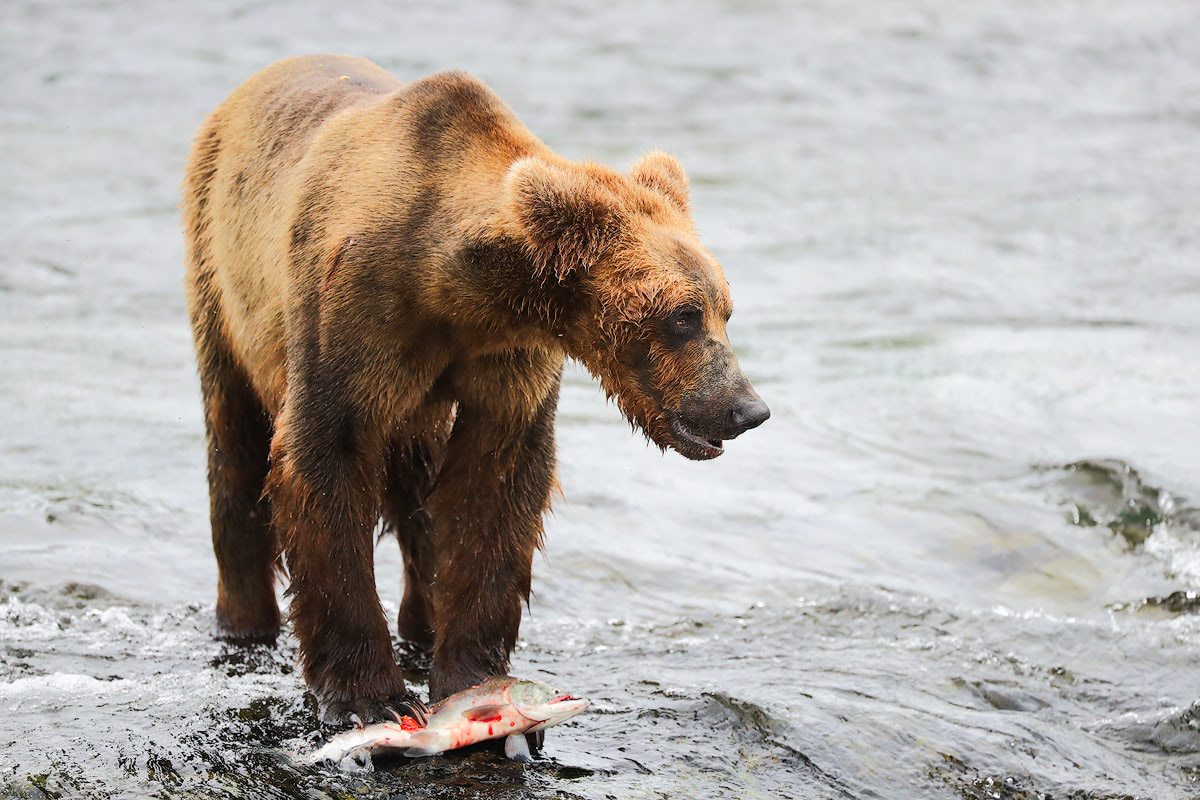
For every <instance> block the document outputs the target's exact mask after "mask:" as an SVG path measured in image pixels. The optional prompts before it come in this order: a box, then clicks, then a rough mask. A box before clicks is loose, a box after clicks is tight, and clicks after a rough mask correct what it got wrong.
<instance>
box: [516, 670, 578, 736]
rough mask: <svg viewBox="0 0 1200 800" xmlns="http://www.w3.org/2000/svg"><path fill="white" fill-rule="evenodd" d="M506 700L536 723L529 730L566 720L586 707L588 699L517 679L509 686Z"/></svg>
mask: <svg viewBox="0 0 1200 800" xmlns="http://www.w3.org/2000/svg"><path fill="white" fill-rule="evenodd" d="M508 700H509V702H510V703H512V705H513V707H514V708H516V709H517V711H519V712H520V713H521V716H523V717H525V718H526V719H531V720H533V721H534V722H535V723H537V724H536V725H534V726H533V727H532V728H530V729H529V732H532V731H538V730H541V729H542V728H549V727H550V726H551V725H557V724H559V723H560V722H566V721H567V720H569V719H570V718H571V717H573V716H575V715H576V714H578V713H579V712H580V711H583V710H584V709H585V708H587V707H588V701H587V700H584V699H583V698H582V697H577V696H575V695H573V694H568V693H567V692H560V691H558V690H557V689H554V688H552V687H550V686H547V685H546V684H544V683H540V682H538V681H517V682H516V683H514V684H513V685H512V686H511V687H509V690H508Z"/></svg>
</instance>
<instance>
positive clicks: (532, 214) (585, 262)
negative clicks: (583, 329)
mask: <svg viewBox="0 0 1200 800" xmlns="http://www.w3.org/2000/svg"><path fill="white" fill-rule="evenodd" d="M505 180H506V183H507V187H508V194H509V197H510V199H511V202H512V204H513V210H514V211H515V212H516V216H517V220H518V221H519V222H520V224H521V227H522V228H523V230H524V234H525V238H526V241H527V242H528V243H529V245H530V249H531V250H532V252H533V255H534V259H535V260H536V261H537V264H538V267H539V269H542V270H544V271H545V272H544V274H551V275H554V277H555V278H557V279H558V280H559V281H563V280H566V279H567V277H568V276H569V275H571V273H572V272H574V271H576V270H581V269H583V270H586V269H588V268H589V267H591V265H592V264H593V263H595V262H596V260H597V259H599V258H600V256H601V255H603V253H604V250H605V248H606V247H608V246H609V244H610V243H611V242H612V241H613V240H614V239H615V238H616V237H617V236H619V235H620V228H621V225H622V223H623V218H624V210H623V208H622V206H621V202H620V200H618V199H617V197H616V195H614V194H613V193H612V192H610V191H609V190H607V189H605V188H604V187H603V186H601V185H600V184H599V183H597V182H596V181H595V180H593V179H592V178H591V176H589V175H588V174H587V173H586V172H584V171H583V170H580V169H573V168H571V167H570V166H559V165H557V164H551V163H550V162H548V161H544V160H543V159H540V158H537V157H536V156H529V157H526V158H522V159H520V160H519V161H517V162H516V163H514V164H513V165H512V166H511V167H509V170H508V175H507V177H506V179H505Z"/></svg>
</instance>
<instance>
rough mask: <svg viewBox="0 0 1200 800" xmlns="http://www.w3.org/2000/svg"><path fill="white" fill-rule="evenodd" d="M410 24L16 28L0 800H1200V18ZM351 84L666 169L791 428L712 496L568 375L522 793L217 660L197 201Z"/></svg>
mask: <svg viewBox="0 0 1200 800" xmlns="http://www.w3.org/2000/svg"><path fill="white" fill-rule="evenodd" d="M406 5H409V4H406V3H394V2H368V3H354V2H346V3H309V2H288V3H284V2H257V3H242V4H238V3H228V2H212V3H207V4H193V5H191V6H187V7H185V4H171V3H132V2H131V3H121V2H113V3H84V2H45V0H39V1H38V2H18V1H17V0H9V2H6V3H5V5H4V6H3V9H0V23H2V24H0V153H2V155H0V186H2V187H3V190H2V191H0V244H2V245H3V246H2V247H0V795H5V794H7V795H16V796H24V797H37V798H40V797H47V796H49V797H76V796H88V797H149V796H154V797H169V798H173V797H214V798H215V797H221V798H227V797H228V798H232V797H280V798H283V797H287V798H293V797H294V798H301V797H303V798H320V797H348V796H354V797H383V796H386V795H389V794H390V795H394V796H397V797H419V798H423V797H430V798H433V797H437V798H461V797H477V796H478V797H500V798H508V797H520V798H525V797H536V798H542V797H545V798H551V797H578V798H597V799H600V798H608V797H612V798H622V800H624V798H666V797H669V798H675V797H688V798H706V797H724V798H739V799H740V798H768V797H770V798H774V797H793V798H884V799H886V800H907V799H908V798H912V799H913V800H917V799H920V800H924V799H925V798H970V799H971V800H974V799H975V798H999V799H1000V800H1018V799H1019V800H1024V799H1025V798H1039V799H1040V798H1055V800H1062V799H1063V798H1071V799H1072V800H1087V799H1091V800H1098V799H1100V798H1106V799H1111V798H1127V797H1132V798H1149V799H1150V800H1176V799H1180V800H1182V799H1183V798H1195V797H1200V461H1198V459H1197V453H1198V452H1200V414H1197V406H1198V403H1200V400H1198V398H1200V370H1198V369H1197V368H1196V355H1195V354H1196V347H1197V342H1198V341H1200V258H1198V246H1200V229H1198V227H1197V221H1198V220H1200V9H1198V8H1197V6H1196V5H1195V4H1194V3H1192V2H1188V1H1186V0H1181V1H1180V2H1167V1H1164V2H1077V1H1076V0H1067V2H1058V3H1024V2H1022V3H1014V2H1010V1H1009V0H987V1H986V2H977V3H970V4H948V3H942V2H937V1H936V0H926V2H908V3H903V4H882V3H873V2H869V1H868V0H854V1H853V2H807V1H804V2H775V3H772V2H763V3H749V2H702V3H682V2H680V3H665V4H650V3H615V2H603V3H544V4H543V3H517V2H514V3H512V4H510V5H501V4H484V3H478V4H477V3H469V2H455V3H453V4H433V3H428V4H413V7H411V8H405V6H406ZM320 51H339V52H349V53H354V54H357V55H363V56H366V57H368V58H371V59H373V60H375V61H377V62H378V63H380V64H382V65H383V66H384V67H386V68H388V69H389V70H391V71H393V72H394V73H395V74H397V75H399V76H402V77H415V76H419V75H423V74H426V73H429V72H431V71H434V70H437V69H441V68H447V67H463V68H466V69H468V70H470V71H472V72H474V73H476V74H477V75H479V76H480V77H482V78H484V79H485V80H487V81H488V82H489V83H490V84H491V85H492V86H493V87H494V88H495V89H496V90H497V91H498V92H499V93H500V95H501V96H502V97H504V98H505V99H506V100H507V101H508V102H509V104H510V105H511V106H512V107H513V108H514V109H515V110H516V111H517V113H518V114H519V115H520V116H521V117H522V119H523V120H524V121H525V122H526V124H527V125H528V126H529V127H530V128H531V129H532V130H533V131H534V132H535V133H536V134H538V135H539V136H540V137H541V138H543V140H544V141H546V142H547V143H548V144H549V145H550V146H552V147H554V148H555V149H557V150H558V151H559V152H561V153H563V154H565V155H568V156H571V157H575V158H584V157H591V158H595V159H597V160H601V161H604V162H607V163H611V164H614V165H617V166H624V165H627V164H629V163H631V162H632V161H633V160H635V159H636V158H637V157H638V156H639V154H640V153H641V152H642V151H643V150H646V149H650V148H654V147H661V148H664V149H668V150H670V151H672V152H674V153H675V154H676V155H678V156H679V158H680V159H681V160H682V162H683V163H684V165H685V166H686V167H687V168H688V169H689V171H690V174H691V177H692V182H693V193H694V200H695V206H696V217H697V220H698V223H699V226H700V229H701V232H702V235H703V238H704V241H705V242H706V243H707V244H708V246H709V247H710V249H711V250H712V251H713V253H714V254H715V255H717V257H718V258H720V259H721V260H722V262H723V263H724V265H725V271H726V274H727V276H728V277H729V279H730V281H731V283H732V285H733V294H734V300H735V303H736V306H737V310H736V313H735V315H734V317H733V321H732V323H731V328H730V335H731V338H732V339H733V341H734V343H735V345H736V346H737V347H738V349H739V352H740V353H741V355H742V361H743V365H744V366H745V367H746V370H747V372H748V373H749V374H750V375H751V376H752V377H753V378H754V379H755V381H756V383H757V385H758V387H759V389H760V391H761V392H762V394H763V396H764V397H765V398H766V399H767V401H768V402H769V403H770V405H771V406H772V410H773V412H774V415H773V417H772V419H771V420H770V422H768V423H767V425H765V426H764V427H763V428H762V429H760V430H757V431H754V432H751V433H750V434H747V435H746V436H745V437H744V438H743V439H740V440H738V441H736V442H734V443H732V444H731V445H730V446H729V448H728V450H729V452H728V453H727V454H726V455H725V456H723V457H722V458H720V459H718V460H716V461H714V462H711V463H704V464H695V463H690V462H686V461H684V460H683V459H682V458H680V457H679V456H677V455H672V454H667V455H665V456H664V455H660V454H659V453H658V452H657V451H656V450H652V449H649V448H648V447H647V446H646V445H645V444H644V442H643V441H642V440H641V438H640V437H635V436H631V435H630V433H629V429H628V426H627V425H626V424H625V423H624V422H622V421H621V420H620V418H619V417H618V415H617V412H616V410H615V409H614V408H612V407H611V406H607V405H606V404H605V402H604V400H603V397H602V395H601V393H600V391H599V389H598V388H597V387H596V386H595V385H594V384H593V383H592V381H591V380H590V379H589V378H587V376H586V375H585V374H583V373H582V371H580V370H579V369H577V368H575V369H572V370H570V371H569V373H568V375H567V379H566V384H565V386H564V392H563V400H562V404H561V408H560V414H559V426H558V430H559V440H560V447H559V451H560V459H561V479H562V485H563V490H564V495H565V497H564V498H563V499H562V500H560V501H558V502H556V505H555V512H554V515H553V516H552V517H551V518H550V519H549V521H548V526H547V527H548V544H547V548H546V557H545V559H540V558H539V559H538V561H537V563H536V565H535V581H534V588H535V593H536V595H535V597H534V599H533V602H532V605H531V609H530V611H529V613H528V615H527V618H526V620H525V622H524V624H523V627H522V635H523V640H522V642H521V644H520V646H519V649H518V651H517V653H516V655H515V658H514V665H513V671H514V673H515V674H519V675H523V676H529V677H536V678H542V679H545V680H548V681H551V682H553V683H555V684H557V685H559V686H561V687H563V688H564V689H569V690H571V691H574V692H576V693H579V694H584V695H587V696H589V697H591V698H592V699H593V701H594V704H593V708H592V710H590V711H589V712H588V713H585V714H583V715H581V716H580V717H577V718H576V719H575V720H573V721H571V722H570V723H568V724H567V725H565V726H563V727H561V728H558V729H555V730H553V731H551V732H550V733H549V735H548V737H547V746H546V749H545V752H544V757H543V758H542V759H541V760H540V761H539V762H537V763H536V764H534V765H533V766H529V767H523V766H520V765H517V764H513V763H508V762H504V761H502V760H499V759H497V758H495V757H493V756H491V755H490V754H489V753H485V752H477V753H471V754H466V755H462V754H458V755H452V756H449V757H439V758H434V759H427V760H421V761H412V762H400V763H398V764H396V763H392V764H378V765H377V767H378V768H377V769H376V771H374V772H372V773H362V774H343V773H337V772H334V771H331V770H328V769H320V768H302V767H299V766H296V765H295V764H293V763H292V762H291V761H290V760H289V759H288V757H287V753H288V752H289V751H290V750H292V749H294V748H295V747H298V746H300V745H301V744H302V743H303V742H304V740H305V737H307V736H308V735H309V734H310V733H311V731H312V728H313V724H312V717H311V707H310V705H309V704H308V703H307V701H306V700H305V699H304V697H303V692H302V685H301V682H300V680H299V678H298V676H297V675H296V672H295V643H294V641H292V640H290V639H288V638H285V639H284V640H283V641H282V642H281V643H280V644H279V646H278V647H275V648H259V649H249V650H246V649H238V648H231V647H228V646H225V645H222V644H220V643H218V642H215V641H214V640H213V639H212V638H211V635H210V633H211V626H212V616H213V606H212V603H213V597H214V588H215V568H214V562H213V559H212V555H211V551H210V549H209V545H208V530H207V519H206V514H207V499H206V494H205V492H206V486H205V480H204V468H203V459H204V453H203V441H202V437H203V431H202V424H201V418H200V408H199V399H198V396H199V390H198V385H197V382H196V379H195V373H194V367H193V362H192V354H191V343H190V338H189V333H188V330H187V326H186V322H185V317H184V309H183V299H182V289H181V274H182V270H181V262H182V244H181V237H180V234H179V230H178V222H177V218H176V214H175V210H174V205H175V202H176V198H177V186H178V184H179V181H180V177H181V171H182V164H183V159H184V157H185V153H186V149H187V146H188V142H189V140H190V137H191V135H192V132H193V131H194V129H195V128H196V126H198V124H199V123H200V121H201V119H202V118H203V116H204V115H205V114H206V113H207V112H208V111H209V110H210V109H211V108H212V107H213V106H215V105H216V104H217V103H218V102H219V101H220V100H221V99H222V98H223V97H224V96H225V95H226V94H227V93H228V92H229V91H230V90H232V89H233V88H234V87H235V86H236V85H237V84H238V83H239V82H240V81H241V80H243V79H244V78H246V77H248V76H249V75H250V74H251V73H253V72H254V71H255V70H257V69H259V68H260V67H262V66H264V65H265V64H267V63H269V62H271V61H274V60H276V59H278V58H282V57H284V56H288V55H295V54H300V53H306V52H320ZM378 558H379V564H380V565H379V585H380V592H381V596H382V597H383V599H384V603H385V605H386V606H387V607H388V608H389V610H390V611H393V612H394V610H395V608H396V605H397V602H398V600H399V596H400V588H399V585H398V580H399V568H398V561H399V559H398V557H397V554H396V552H395V548H394V543H391V542H384V543H383V544H382V545H381V547H380V549H379V553H378ZM418 686H420V687H421V688H422V689H423V688H424V685H423V683H422V682H421V679H420V678H419V677H418Z"/></svg>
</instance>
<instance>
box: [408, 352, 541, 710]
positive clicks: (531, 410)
mask: <svg viewBox="0 0 1200 800" xmlns="http://www.w3.org/2000/svg"><path fill="white" fill-rule="evenodd" d="M504 366H507V367H516V368H517V371H518V372H520V373H522V374H520V376H519V381H518V385H520V384H521V383H524V384H526V386H528V388H529V389H530V390H531V391H528V392H526V393H523V395H521V396H520V397H518V398H512V394H513V392H512V391H511V390H512V387H513V383H511V382H506V381H504V380H503V378H498V379H496V378H493V379H491V380H479V379H478V378H477V381H478V383H477V385H479V386H480V387H481V388H483V387H487V388H488V390H490V391H491V396H490V398H489V399H487V400H485V399H484V398H483V397H479V398H477V402H473V398H471V397H470V396H468V397H465V398H464V397H461V396H460V401H459V408H458V415H457V417H456V418H455V421H454V428H453V430H452V432H451V434H450V441H449V444H448V447H447V451H446V459H445V461H444V462H443V465H442V469H441V471H440V473H439V475H438V479H437V483H436V485H435V488H434V490H433V492H432V494H431V495H430V497H429V499H428V501H427V507H428V509H429V511H430V513H431V515H432V517H433V523H434V533H435V537H434V538H435V548H436V553H437V577H436V580H435V581H434V586H433V608H434V630H435V632H436V634H435V639H434V649H433V669H432V672H431V674H430V679H429V699H430V702H434V701H437V700H440V699H441V698H443V697H446V696H447V695H450V694H453V693H454V692H457V691H459V690H461V689H465V688H467V687H469V686H473V685H475V684H478V683H480V682H481V681H483V679H485V678H486V677H488V676H489V675H503V674H505V673H506V672H507V670H508V658H509V655H510V653H511V652H512V649H513V647H514V646H515V645H516V641H517V630H518V628H519V626H520V624H521V605H522V604H523V603H524V602H525V601H526V600H527V599H528V597H529V584H530V573H531V570H532V566H533V553H534V551H535V550H536V549H537V547H538V545H539V544H540V543H541V538H542V514H543V513H544V512H545V510H546V509H547V508H548V507H549V499H550V491H551V488H552V486H553V482H554V413H555V408H556V406H557V404H558V381H559V376H560V375H561V362H560V363H559V364H554V363H553V362H552V363H550V364H536V365H525V367H526V369H532V371H533V375H532V376H531V375H530V374H529V373H528V372H526V371H524V370H523V369H521V365H519V364H513V363H511V362H509V363H508V364H505V365H504ZM531 378H532V380H531ZM539 378H540V380H539ZM497 386H502V387H507V388H508V389H509V391H508V392H504V391H500V392H496V391H495V387H497ZM510 398H512V400H524V402H525V403H526V404H527V405H525V406H521V405H517V406H515V407H512V406H509V405H507V402H511V400H510Z"/></svg>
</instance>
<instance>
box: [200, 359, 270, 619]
mask: <svg viewBox="0 0 1200 800" xmlns="http://www.w3.org/2000/svg"><path fill="white" fill-rule="evenodd" d="M217 348H218V345H215V344H214V343H212V342H208V343H206V344H205V345H204V346H203V347H202V348H201V349H202V353H201V358H200V365H201V375H200V380H201V385H202V387H203V390H204V423H205V429H206V431H207V436H208V484H209V515H210V519H211V521H212V542H213V552H214V553H215V555H216V558H217V625H218V628H219V630H220V632H221V635H222V636H224V637H228V638H230V639H234V640H240V641H273V640H274V639H275V636H276V634H277V633H278V632H279V604H278V602H277V601H276V599H275V576H276V568H277V561H278V557H279V549H278V546H277V544H276V541H275V536H274V533H273V531H272V527H271V513H270V508H269V506H268V503H267V500H266V499H264V498H263V483H264V481H265V480H266V476H267V466H268V465H267V456H268V453H269V450H270V442H271V424H270V420H269V418H268V417H267V414H266V412H265V411H264V410H263V408H262V405H261V404H260V403H259V402H258V398H257V397H256V396H255V394H254V390H253V389H252V388H251V387H250V385H249V383H248V381H247V380H246V379H245V378H244V377H243V376H242V374H241V370H239V369H238V368H237V367H236V365H235V364H234V363H233V360H232V358H231V357H229V356H228V355H227V353H223V352H219V351H218V349H217Z"/></svg>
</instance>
